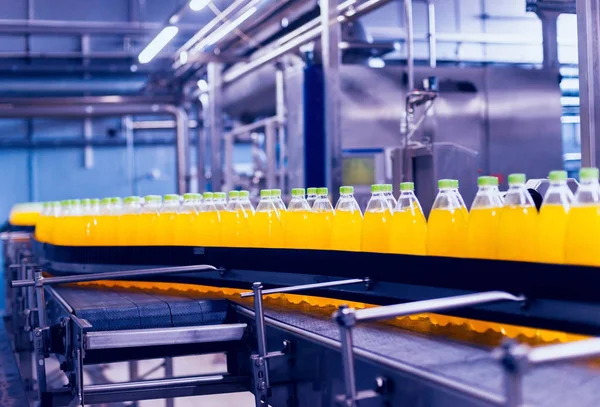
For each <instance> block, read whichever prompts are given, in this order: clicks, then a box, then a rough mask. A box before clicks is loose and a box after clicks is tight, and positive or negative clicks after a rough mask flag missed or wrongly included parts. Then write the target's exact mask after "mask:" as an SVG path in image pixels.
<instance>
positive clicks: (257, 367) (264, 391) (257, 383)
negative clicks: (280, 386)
mask: <svg viewBox="0 0 600 407" xmlns="http://www.w3.org/2000/svg"><path fill="white" fill-rule="evenodd" d="M262 289H263V286H262V284H261V283H254V284H253V285H252V291H253V292H254V319H255V321H256V327H255V329H256V346H257V350H258V355H252V362H253V365H252V368H253V370H254V387H255V388H254V400H255V403H256V406H257V407H259V406H267V405H268V404H269V402H268V396H269V394H268V390H269V366H268V362H267V359H266V358H265V356H267V344H266V336H265V314H264V313H263V302H262Z"/></svg>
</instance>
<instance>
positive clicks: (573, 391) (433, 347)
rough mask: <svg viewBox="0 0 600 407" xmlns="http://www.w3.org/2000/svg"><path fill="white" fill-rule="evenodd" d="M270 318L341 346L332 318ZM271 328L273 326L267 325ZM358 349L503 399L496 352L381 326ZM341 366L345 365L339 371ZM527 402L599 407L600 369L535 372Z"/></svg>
mask: <svg viewBox="0 0 600 407" xmlns="http://www.w3.org/2000/svg"><path fill="white" fill-rule="evenodd" d="M265 316H267V317H270V318H272V319H275V320H277V321H280V322H283V323H285V324H287V325H291V326H293V327H297V328H300V329H302V330H306V331H309V332H311V333H314V334H318V335H320V336H323V337H325V338H329V339H334V340H336V341H339V338H340V335H339V328H338V326H337V324H336V323H334V322H333V321H332V320H331V318H328V317H325V316H323V317H321V316H318V315H313V314H311V315H308V314H305V313H301V312H298V311H291V310H289V309H285V308H275V307H272V306H267V308H266V309H265ZM267 323H268V322H267ZM353 338H354V346H355V347H357V348H362V349H364V350H366V351H368V352H370V353H373V354H376V355H379V356H383V357H384V358H390V359H393V360H395V361H398V362H401V363H403V364H407V365H411V366H413V367H415V368H419V369H422V370H426V371H429V372H432V373H435V374H438V375H442V376H444V377H447V378H450V379H452V380H455V381H458V382H462V383H465V384H467V385H470V386H472V387H475V388H479V389H482V390H485V391H488V392H490V393H494V394H497V395H498V396H501V395H502V394H503V384H502V368H501V366H500V365H499V363H498V362H497V361H496V360H494V359H493V358H492V355H491V349H484V348H480V347H476V346H472V345H467V344H463V343H458V342H454V341H451V340H448V339H445V338H440V337H435V336H426V335H421V334H417V333H414V332H410V331H406V330H404V329H401V328H396V327H391V326H387V325H382V324H363V325H358V326H357V327H356V328H355V329H354V331H353ZM341 368H342V367H341V366H340V369H341ZM523 386H524V387H523V389H524V397H525V401H526V403H531V405H536V406H544V407H554V406H556V407H565V406H578V407H598V406H599V405H600V368H599V367H598V366H590V365H586V364H583V363H564V364H558V365H552V366H540V367H534V368H532V369H531V370H530V371H528V372H527V373H526V375H525V378H524V385H523Z"/></svg>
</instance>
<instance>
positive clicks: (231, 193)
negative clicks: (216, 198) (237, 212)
mask: <svg viewBox="0 0 600 407" xmlns="http://www.w3.org/2000/svg"><path fill="white" fill-rule="evenodd" d="M239 197H240V192H239V191H229V199H231V198H234V199H236V198H239Z"/></svg>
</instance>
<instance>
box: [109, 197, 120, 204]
mask: <svg viewBox="0 0 600 407" xmlns="http://www.w3.org/2000/svg"><path fill="white" fill-rule="evenodd" d="M121 202H122V200H121V198H118V197H115V198H110V203H111V204H113V205H121Z"/></svg>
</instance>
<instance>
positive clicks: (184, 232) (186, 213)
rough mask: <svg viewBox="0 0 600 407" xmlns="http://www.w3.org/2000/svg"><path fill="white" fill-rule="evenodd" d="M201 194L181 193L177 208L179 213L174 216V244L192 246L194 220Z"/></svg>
mask: <svg viewBox="0 0 600 407" xmlns="http://www.w3.org/2000/svg"><path fill="white" fill-rule="evenodd" d="M201 202H202V195H200V194H193V193H188V194H184V195H183V203H182V204H181V208H180V209H179V214H178V215H177V217H176V218H175V245H176V246H193V245H194V244H195V243H194V234H195V233H196V232H197V231H196V222H197V221H198V214H199V209H200V203H201Z"/></svg>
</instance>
